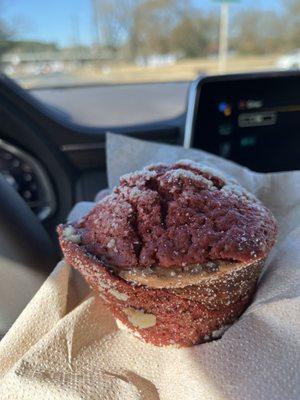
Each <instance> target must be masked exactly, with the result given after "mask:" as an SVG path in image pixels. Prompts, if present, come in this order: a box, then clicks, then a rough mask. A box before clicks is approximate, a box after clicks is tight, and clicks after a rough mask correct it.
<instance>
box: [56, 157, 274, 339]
mask: <svg viewBox="0 0 300 400" xmlns="http://www.w3.org/2000/svg"><path fill="white" fill-rule="evenodd" d="M276 231H277V228H276V221H275V219H274V217H273V216H272V214H271V212H270V211H269V210H268V209H267V208H266V207H264V206H263V205H262V203H261V202H260V201H259V200H257V199H256V197H254V196H253V195H252V194H250V193H248V192H247V191H246V190H245V189H243V188H242V187H241V186H240V185H239V184H238V183H236V182H235V181H233V180H231V179H228V178H225V177H223V176H221V175H220V173H218V172H216V171H214V170H211V169H209V168H207V167H203V166H201V165H200V164H197V163H195V162H192V161H179V162H177V163H175V164H172V165H165V164H160V165H153V166H148V167H145V168H144V169H143V170H142V171H138V172H135V173H132V174H128V175H124V176H123V177H121V178H120V184H119V186H117V187H116V188H115V189H114V191H113V193H112V194H111V195H109V196H107V197H105V198H104V199H103V200H101V201H100V202H99V203H98V204H96V206H95V207H94V209H93V210H92V211H91V212H90V213H89V214H88V215H86V216H85V217H84V218H83V219H81V220H80V221H78V222H76V223H73V224H71V225H70V224H68V225H60V226H59V227H58V233H59V239H60V244H61V248H62V251H63V253H64V256H65V258H66V260H67V262H68V263H69V264H70V265H72V266H73V267H74V268H76V269H78V270H79V271H80V272H81V273H82V275H83V276H84V278H85V279H86V281H87V282H88V283H89V284H90V286H91V287H92V288H93V289H94V290H95V291H96V292H97V293H99V296H100V297H101V298H102V299H103V300H104V301H105V302H106V304H107V305H108V307H109V308H110V309H111V311H112V313H113V315H114V317H115V318H116V319H117V321H118V322H119V325H120V326H122V327H123V328H126V329H128V330H130V331H132V332H133V333H134V334H135V335H137V336H139V337H140V338H142V339H143V340H145V341H146V342H149V343H152V344H155V345H158V346H163V345H171V344H173V345H174V344H175V345H178V346H191V345H194V344H197V343H202V342H205V341H208V340H211V339H214V338H217V337H219V336H220V335H221V333H222V332H223V331H224V330H225V329H226V327H227V326H228V325H230V324H231V323H232V322H233V321H234V320H235V319H236V318H238V317H239V316H240V315H241V313H242V312H243V311H244V310H245V308H246V307H247V305H248V303H249V301H250V300H251V297H252V295H253V293H254V291H255V288H256V284H257V280H258V278H259V275H260V272H261V270H262V267H263V263H264V260H265V259H266V257H267V255H268V253H269V251H270V249H271V248H272V246H273V245H274V243H275V238H276Z"/></svg>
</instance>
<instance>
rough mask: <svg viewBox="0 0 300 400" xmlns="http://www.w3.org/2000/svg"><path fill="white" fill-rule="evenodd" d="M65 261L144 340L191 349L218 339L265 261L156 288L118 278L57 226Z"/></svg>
mask: <svg viewBox="0 0 300 400" xmlns="http://www.w3.org/2000/svg"><path fill="white" fill-rule="evenodd" d="M58 233H59V237H60V244H61V248H62V250H63V253H64V256H65V258H66V261H67V262H68V263H69V264H70V265H71V266H73V267H74V268H76V269H78V270H79V272H80V273H81V274H82V276H83V277H84V278H85V280H86V281H87V282H88V284H89V285H90V286H91V288H92V289H93V290H94V291H95V292H96V293H98V295H99V296H100V297H101V299H102V300H103V301H104V302H105V304H106V305H107V306H108V307H109V308H110V310H111V312H112V314H113V315H114V317H115V318H116V319H117V320H119V321H120V322H121V323H122V324H123V325H124V326H126V327H127V328H128V329H129V330H130V331H132V332H133V334H134V335H135V336H137V335H138V336H139V337H140V338H142V339H143V340H144V341H145V342H148V343H151V344H154V345H156V346H168V345H176V346H179V347H187V346H192V345H195V344H198V343H203V342H207V341H208V340H211V339H214V338H217V333H218V332H220V330H222V329H223V328H224V327H225V326H227V325H230V324H232V323H233V322H234V320H235V319H237V318H238V317H239V316H240V315H241V314H242V313H243V311H244V310H245V308H246V307H247V305H248V304H249V302H250V300H251V298H252V295H253V293H254V292H255V289H256V284H257V280H258V278H259V276H260V273H261V270H262V267H263V262H264V260H259V261H255V262H252V263H248V264H245V265H242V266H240V268H238V269H236V270H234V271H232V270H231V271H229V272H224V273H222V274H219V275H218V276H214V274H212V275H211V276H210V277H208V278H207V279H205V280H202V281H201V283H199V284H198V285H192V286H188V287H185V288H175V289H172V288H162V289H154V288H150V287H148V286H146V285H139V284H136V283H134V282H128V281H126V280H125V279H123V278H121V277H119V276H117V275H116V274H115V273H114V272H113V271H112V270H110V269H109V266H107V265H105V263H104V262H103V261H102V260H100V259H99V258H97V257H95V256H93V255H92V254H90V253H88V252H87V251H86V249H85V248H84V246H80V243H75V241H70V240H68V239H67V238H65V237H64V235H63V226H60V227H59V228H58Z"/></svg>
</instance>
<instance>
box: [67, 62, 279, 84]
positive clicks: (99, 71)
mask: <svg viewBox="0 0 300 400" xmlns="http://www.w3.org/2000/svg"><path fill="white" fill-rule="evenodd" d="M277 59H278V56H276V55H272V56H264V57H258V56H255V57H253V56H252V57H250V56H248V57H235V58H230V59H229V60H228V63H227V68H226V72H227V73H233V72H247V71H261V70H268V69H273V68H274V67H276V61H277ZM74 73H75V74H76V75H77V76H78V78H79V80H82V79H83V80H84V81H85V82H98V83H101V82H110V83H138V82H165V81H187V80H192V79H195V78H196V77H197V76H198V75H200V74H217V73H218V62H217V60H216V59H191V60H183V61H179V62H177V63H176V64H174V65H167V66H163V67H139V66H137V65H130V64H117V65H109V64H107V65H104V66H102V67H101V66H99V67H97V68H96V67H94V66H93V67H91V66H90V67H83V68H81V69H79V70H77V71H74Z"/></svg>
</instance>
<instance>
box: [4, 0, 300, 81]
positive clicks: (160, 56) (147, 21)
mask: <svg viewBox="0 0 300 400" xmlns="http://www.w3.org/2000/svg"><path fill="white" fill-rule="evenodd" d="M299 18H300V1H298V0H282V1H274V0H273V1H271V0H265V1H256V2H253V1H252V0H241V1H238V0H235V1H234V0H231V1H211V0H209V1H208V0H207V1H200V0H179V1H178V0H64V1H62V0H51V1H47V2H46V1H38V0H26V1H24V0H15V1H14V2H9V1H5V0H4V1H1V0H0V66H1V70H2V71H3V72H4V73H5V74H7V75H8V76H10V77H11V78H13V79H15V80H16V81H18V82H19V83H20V84H21V85H22V86H24V87H26V88H37V87H54V86H77V85H85V84H109V83H113V84H119V83H140V82H165V81H190V80H192V79H194V78H196V77H197V76H198V75H200V74H218V73H230V72H246V71H247V72H249V71H258V70H272V69H290V68H299V66H300V51H299V48H300V35H299ZM286 21H288V23H287V22H286Z"/></svg>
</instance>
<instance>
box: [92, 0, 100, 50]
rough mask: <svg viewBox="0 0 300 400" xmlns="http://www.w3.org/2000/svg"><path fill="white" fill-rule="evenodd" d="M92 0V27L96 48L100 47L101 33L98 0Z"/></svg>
mask: <svg viewBox="0 0 300 400" xmlns="http://www.w3.org/2000/svg"><path fill="white" fill-rule="evenodd" d="M91 2H92V27H93V39H94V43H93V44H94V46H95V48H99V47H100V35H99V16H98V4H97V0H91Z"/></svg>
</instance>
